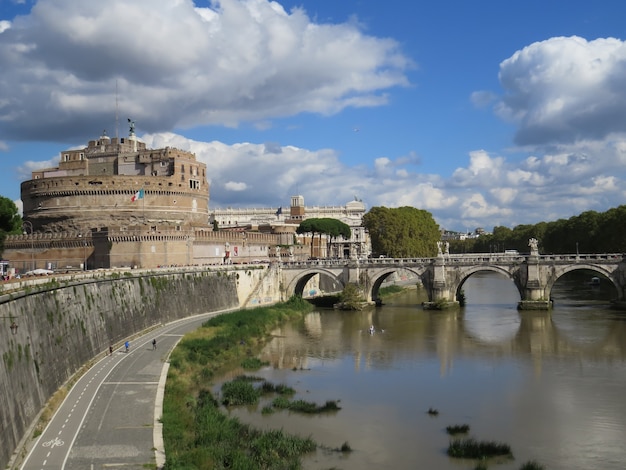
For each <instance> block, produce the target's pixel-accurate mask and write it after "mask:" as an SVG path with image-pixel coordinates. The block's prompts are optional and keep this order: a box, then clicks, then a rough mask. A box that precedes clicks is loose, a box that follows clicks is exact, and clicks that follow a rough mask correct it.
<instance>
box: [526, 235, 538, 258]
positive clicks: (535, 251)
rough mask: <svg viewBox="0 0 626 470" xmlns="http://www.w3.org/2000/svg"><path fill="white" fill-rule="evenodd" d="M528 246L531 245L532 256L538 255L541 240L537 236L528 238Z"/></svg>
mask: <svg viewBox="0 0 626 470" xmlns="http://www.w3.org/2000/svg"><path fill="white" fill-rule="evenodd" d="M528 246H529V247H530V254H531V256H533V255H534V256H538V255H539V242H538V241H537V239H536V238H531V239H529V240H528Z"/></svg>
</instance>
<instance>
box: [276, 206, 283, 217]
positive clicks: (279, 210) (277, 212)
mask: <svg viewBox="0 0 626 470" xmlns="http://www.w3.org/2000/svg"><path fill="white" fill-rule="evenodd" d="M282 213H283V207H282V206H280V207H279V208H278V210H277V211H276V217H278V216H279V215H280V214H282Z"/></svg>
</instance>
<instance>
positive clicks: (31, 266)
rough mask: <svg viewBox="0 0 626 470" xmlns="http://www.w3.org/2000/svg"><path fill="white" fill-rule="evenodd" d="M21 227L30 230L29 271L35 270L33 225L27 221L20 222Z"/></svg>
mask: <svg viewBox="0 0 626 470" xmlns="http://www.w3.org/2000/svg"><path fill="white" fill-rule="evenodd" d="M22 226H23V227H24V226H26V227H25V228H29V229H30V269H31V271H32V270H34V269H35V241H34V239H33V238H34V237H33V224H32V222H30V221H28V220H24V221H22Z"/></svg>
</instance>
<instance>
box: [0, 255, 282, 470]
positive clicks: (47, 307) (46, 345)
mask: <svg viewBox="0 0 626 470" xmlns="http://www.w3.org/2000/svg"><path fill="white" fill-rule="evenodd" d="M272 274H273V270H272V268H269V267H267V266H265V267H246V268H237V267H230V268H226V267H222V268H219V269H214V270H210V271H209V270H206V269H204V270H203V269H200V268H195V269H193V268H189V269H187V270H185V269H181V268H178V269H175V270H173V271H167V270H154V271H136V270H134V271H126V272H121V271H118V272H105V273H91V274H80V275H76V276H69V277H51V278H45V279H37V280H32V281H25V282H23V283H22V285H21V286H19V287H18V288H16V289H15V290H13V291H11V292H10V293H6V290H4V292H5V294H4V295H2V296H1V297H0V355H1V356H2V362H1V363H0V436H2V437H1V439H0V468H5V467H6V466H7V464H8V463H9V462H10V461H11V457H12V455H13V454H14V451H15V450H16V449H17V448H18V446H19V447H21V445H20V442H21V441H22V440H23V439H25V438H26V435H27V433H28V431H29V429H30V427H31V425H32V424H34V423H35V421H36V420H37V419H38V417H39V414H40V411H41V410H42V409H43V407H44V405H45V404H46V402H47V401H48V399H49V398H50V397H52V395H53V394H54V393H55V392H56V391H57V390H58V389H59V388H60V387H62V386H63V385H64V384H65V383H67V382H68V380H70V379H71V378H72V376H74V374H76V373H77V372H78V371H79V370H80V368H81V367H82V366H83V365H85V364H86V363H88V362H89V361H91V360H92V359H94V358H95V357H97V356H99V355H102V354H104V353H105V351H107V350H108V347H109V345H113V347H120V346H121V345H122V344H123V342H124V341H125V340H126V339H129V338H132V336H133V335H134V334H136V333H139V332H141V331H144V330H146V329H149V328H153V327H156V326H158V325H160V324H164V323H168V322H171V321H174V320H177V319H180V318H184V317H188V316H191V315H196V314H201V313H207V312H212V311H217V310H223V309H236V308H238V307H240V306H244V305H263V304H269V303H274V302H276V301H278V300H280V292H279V289H278V284H279V283H278V282H275V279H274V277H273V276H272ZM13 323H14V324H15V325H17V328H16V329H15V328H13V329H11V325H12V324H13ZM13 330H15V334H14V331H13Z"/></svg>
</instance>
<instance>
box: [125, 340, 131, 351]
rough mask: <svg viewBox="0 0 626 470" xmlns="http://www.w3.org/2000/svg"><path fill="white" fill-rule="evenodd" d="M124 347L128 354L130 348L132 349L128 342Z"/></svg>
mask: <svg viewBox="0 0 626 470" xmlns="http://www.w3.org/2000/svg"><path fill="white" fill-rule="evenodd" d="M124 347H125V348H126V352H128V348H130V343H129V342H128V341H126V342H125V343H124Z"/></svg>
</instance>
